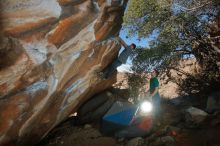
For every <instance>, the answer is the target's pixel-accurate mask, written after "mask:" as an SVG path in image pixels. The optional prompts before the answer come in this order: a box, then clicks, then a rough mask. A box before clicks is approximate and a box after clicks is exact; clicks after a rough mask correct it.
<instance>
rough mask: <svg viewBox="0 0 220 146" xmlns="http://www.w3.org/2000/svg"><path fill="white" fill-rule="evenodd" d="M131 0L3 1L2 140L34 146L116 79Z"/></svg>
mask: <svg viewBox="0 0 220 146" xmlns="http://www.w3.org/2000/svg"><path fill="white" fill-rule="evenodd" d="M126 2H127V1H126V0H125V1H124V0H96V1H93V0H87V1H86V0H49V1H46V0H19V1H18V0H7V1H4V2H3V1H1V7H2V8H3V9H1V10H0V13H1V21H0V22H1V28H2V29H1V32H0V36H1V37H0V38H1V39H0V40H1V41H0V43H1V46H0V57H1V60H0V109H1V110H0V145H7V146H9V145H19V146H21V145H27V144H29V145H33V144H35V143H36V142H38V141H39V140H40V139H41V138H43V137H44V136H45V135H46V134H47V133H48V132H49V131H50V130H51V129H52V128H53V127H55V126H56V125H57V124H59V123H60V122H61V121H63V120H64V119H66V118H67V117H68V115H69V114H70V113H72V112H74V111H76V109H77V108H78V107H79V106H80V105H81V104H82V103H83V102H84V101H86V100H88V98H90V97H91V96H92V95H94V94H96V93H98V92H100V91H103V90H105V89H106V88H109V87H110V86H111V85H112V84H113V83H114V82H115V77H114V76H112V77H110V78H109V79H108V80H104V81H103V80H101V79H99V78H97V76H96V72H97V71H100V70H102V69H103V68H105V67H106V66H107V65H108V64H109V63H111V62H112V61H113V59H114V58H116V57H117V54H118V51H119V49H120V45H119V44H118V43H117V42H116V41H115V40H114V39H113V38H112V37H114V36H117V35H118V32H119V30H120V27H121V23H122V15H123V12H124V9H125V6H126Z"/></svg>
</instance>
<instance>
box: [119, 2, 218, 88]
mask: <svg viewBox="0 0 220 146" xmlns="http://www.w3.org/2000/svg"><path fill="white" fill-rule="evenodd" d="M219 10H220V1H218V0H192V1H186V0H129V4H128V8H127V11H126V13H125V16H124V25H123V27H124V28H126V29H127V30H128V32H129V36H132V35H137V36H138V37H139V38H144V37H148V36H149V35H151V34H152V33H153V31H155V30H157V31H159V36H158V37H157V38H156V39H155V40H153V41H152V42H150V48H139V49H137V50H136V55H135V57H134V60H133V70H134V71H135V72H136V73H143V72H146V71H149V70H151V69H152V68H155V67H156V68H158V69H161V70H163V69H165V68H169V67H170V66H171V65H172V67H173V65H175V62H176V63H177V62H178V60H179V59H181V58H182V57H183V56H184V55H194V56H195V57H196V58H197V59H198V60H200V61H203V62H204V54H208V55H206V57H205V61H206V66H210V65H213V64H214V66H215V67H214V68H215V70H214V71H213V72H214V73H213V74H214V75H216V74H217V73H218V72H219V70H218V67H216V66H217V62H218V60H216V59H215V60H214V59H211V58H213V53H210V52H214V49H213V47H212V45H211V43H208V42H206V43H205V45H204V44H203V45H198V44H201V42H202V43H203V42H205V40H206V39H207V37H208V36H209V33H210V32H209V31H210V27H211V23H210V22H212V21H214V20H215V19H216V18H217V17H219V13H220V12H219ZM195 46H196V47H195ZM198 46H199V47H198ZM218 49H219V48H218ZM214 54H215V57H214V58H220V57H218V56H219V54H218V53H214ZM216 54H217V55H216ZM216 56H217V57H216ZM171 62H172V63H171ZM212 69H213V68H212ZM206 71H207V72H209V71H210V69H209V70H208V69H207V70H206ZM135 80H136V81H137V82H139V83H140V85H141V83H142V82H141V81H139V79H137V78H135ZM135 80H134V81H135ZM133 84H135V83H133ZM135 86H136V87H137V88H138V85H136V84H135Z"/></svg>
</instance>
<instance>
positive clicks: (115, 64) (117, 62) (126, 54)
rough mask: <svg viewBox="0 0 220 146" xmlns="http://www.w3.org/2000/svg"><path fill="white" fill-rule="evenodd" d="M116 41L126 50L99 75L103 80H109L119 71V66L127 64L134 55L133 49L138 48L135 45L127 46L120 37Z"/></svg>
mask: <svg viewBox="0 0 220 146" xmlns="http://www.w3.org/2000/svg"><path fill="white" fill-rule="evenodd" d="M116 39H117V41H118V42H119V43H120V44H121V45H122V46H123V47H124V48H125V49H124V50H123V51H122V52H121V53H120V55H119V56H118V58H117V59H116V60H115V61H114V62H113V63H112V64H110V65H109V66H107V67H106V68H105V69H104V70H103V71H102V72H100V73H99V75H100V76H101V77H103V78H108V77H109V76H110V75H111V74H112V73H114V72H115V71H117V67H118V66H120V65H121V64H125V63H126V61H127V59H128V57H129V56H130V55H132V54H133V49H135V48H136V45H135V44H134V43H132V44H131V45H127V44H126V43H125V42H124V41H123V40H122V39H121V38H120V37H116Z"/></svg>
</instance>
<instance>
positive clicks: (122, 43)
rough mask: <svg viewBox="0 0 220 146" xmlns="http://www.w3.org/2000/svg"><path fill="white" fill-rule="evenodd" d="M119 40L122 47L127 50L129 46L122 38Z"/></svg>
mask: <svg viewBox="0 0 220 146" xmlns="http://www.w3.org/2000/svg"><path fill="white" fill-rule="evenodd" d="M117 39H118V41H119V43H120V44H121V45H122V46H124V47H125V48H127V47H128V45H127V44H126V43H125V42H124V41H123V40H122V39H121V38H120V37H117Z"/></svg>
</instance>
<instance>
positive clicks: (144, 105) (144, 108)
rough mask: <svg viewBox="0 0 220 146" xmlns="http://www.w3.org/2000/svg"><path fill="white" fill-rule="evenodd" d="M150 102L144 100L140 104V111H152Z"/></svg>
mask: <svg viewBox="0 0 220 146" xmlns="http://www.w3.org/2000/svg"><path fill="white" fill-rule="evenodd" d="M152 108H153V106H152V104H151V103H150V102H148V101H144V102H143V103H142V104H141V111H142V112H145V113H148V112H151V111H152Z"/></svg>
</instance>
